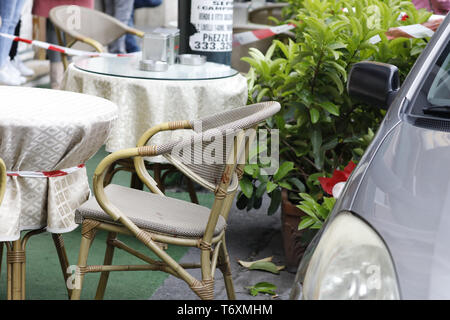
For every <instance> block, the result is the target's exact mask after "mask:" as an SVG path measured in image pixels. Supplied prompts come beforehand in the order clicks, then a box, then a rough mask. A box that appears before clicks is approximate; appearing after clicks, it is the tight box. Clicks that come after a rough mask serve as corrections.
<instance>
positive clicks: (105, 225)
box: [72, 102, 280, 299]
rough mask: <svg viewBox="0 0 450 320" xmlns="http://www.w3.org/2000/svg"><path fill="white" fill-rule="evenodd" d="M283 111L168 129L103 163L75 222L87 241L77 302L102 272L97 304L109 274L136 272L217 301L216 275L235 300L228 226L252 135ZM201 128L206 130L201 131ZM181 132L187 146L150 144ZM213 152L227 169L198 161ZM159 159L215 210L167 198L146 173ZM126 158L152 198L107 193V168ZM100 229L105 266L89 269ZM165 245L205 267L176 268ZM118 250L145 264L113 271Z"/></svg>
mask: <svg viewBox="0 0 450 320" xmlns="http://www.w3.org/2000/svg"><path fill="white" fill-rule="evenodd" d="M279 110H280V105H279V103H277V102H263V103H258V104H254V105H249V106H245V107H241V108H237V109H233V110H230V111H226V112H222V113H219V114H216V115H212V116H209V117H206V118H203V119H200V120H196V121H187V120H186V121H175V122H168V123H163V124H161V125H158V126H156V127H153V128H151V129H150V130H148V131H147V132H146V133H144V135H143V136H142V138H141V139H140V141H139V144H138V147H136V148H130V149H125V150H121V151H118V152H114V153H112V154H110V155H109V156H107V157H106V158H105V159H103V161H101V162H100V164H99V165H98V167H97V169H96V170H95V173H94V194H95V198H91V199H90V200H89V201H87V202H86V203H85V204H83V205H82V206H81V207H80V208H79V209H78V210H77V212H76V216H75V219H76V221H77V222H78V223H80V224H82V231H81V233H82V238H81V246H80V254H79V258H78V266H77V272H76V280H75V283H76V284H77V286H78V287H76V288H75V289H74V290H73V291H72V299H79V298H80V294H81V289H82V285H83V279H84V275H85V274H86V273H90V272H101V276H100V281H99V284H98V287H97V292H96V296H95V298H96V299H102V298H103V296H104V293H105V289H106V284H107V281H108V277H109V272H110V271H135V270H153V271H163V272H167V273H169V274H171V275H173V276H175V277H178V278H180V279H182V280H184V281H185V282H186V283H187V284H188V285H189V287H190V288H191V289H192V290H193V291H194V292H195V293H196V294H197V295H198V296H199V297H200V298H201V299H213V298H214V274H215V270H216V268H219V269H220V270H221V272H222V273H223V275H224V280H225V286H226V290H227V295H228V298H229V299H234V298H235V292H234V288H233V281H232V276H231V266H230V259H229V256H228V252H227V248H226V244H225V228H226V221H227V218H228V214H229V211H230V208H231V205H232V203H233V199H234V197H235V194H236V191H237V189H238V185H239V178H240V177H242V174H243V167H244V164H245V158H246V157H247V155H248V148H249V145H250V143H251V141H252V139H254V138H255V135H256V134H255V131H251V130H248V129H252V128H256V127H257V126H258V124H259V123H260V122H262V121H264V120H265V119H267V118H269V117H271V116H272V115H274V114H275V113H277V112H278V111H279ZM197 121H198V122H197ZM199 123H200V124H201V127H202V129H201V131H200V130H198V126H197V124H199ZM177 129H194V130H193V131H192V136H191V137H190V139H187V141H186V140H184V141H183V142H180V141H171V142H168V143H165V144H161V145H149V146H147V145H146V144H147V142H148V141H149V140H150V139H151V138H152V137H153V136H154V135H155V134H157V133H158V132H161V131H172V130H177ZM245 136H248V139H246V137H245ZM230 141H231V143H230ZM227 142H228V143H227ZM191 150H193V152H191ZM212 150H214V155H215V156H214V157H215V159H217V158H218V157H219V158H220V160H221V161H220V162H221V163H212V164H211V162H210V161H209V162H207V161H204V160H203V161H201V163H199V161H195V160H194V159H198V158H197V157H199V156H200V157H202V156H203V155H204V154H208V155H210V154H211V151H212ZM180 151H182V152H181V153H182V155H181V153H180ZM218 152H219V153H218ZM158 155H163V156H165V157H166V159H167V160H168V161H170V162H171V163H172V164H173V165H174V166H175V167H176V168H177V169H178V170H180V171H181V172H182V173H183V174H185V175H186V176H188V177H189V178H190V179H192V180H193V181H195V182H197V183H198V184H200V185H201V186H203V187H204V188H206V189H208V190H210V191H212V192H214V195H215V199H214V203H213V206H212V208H211V209H209V208H206V207H203V206H200V205H197V204H194V203H190V202H187V201H181V200H177V199H174V198H169V197H166V196H164V194H163V193H162V192H161V191H160V190H159V189H158V187H157V183H156V182H155V181H154V180H153V178H151V177H150V175H149V174H148V172H147V170H146V168H145V165H144V160H143V157H152V156H158ZM125 158H133V161H134V165H135V167H136V171H137V173H138V176H139V178H140V179H141V180H142V181H143V182H144V183H145V185H146V186H147V187H148V188H149V189H150V190H151V192H144V191H141V190H136V189H131V188H127V187H122V186H118V185H114V184H109V185H107V186H106V187H105V186H104V181H103V180H104V177H105V174H106V172H107V170H108V167H109V166H110V165H111V164H112V163H114V162H115V161H117V160H119V159H125ZM200 159H202V158H200ZM98 229H101V230H106V231H108V232H109V234H108V237H107V248H106V253H105V259H104V264H103V265H88V264H87V259H88V252H89V248H90V246H91V244H92V241H93V239H94V237H95V232H96V230H98ZM117 234H127V235H132V236H135V237H136V238H137V239H138V240H140V241H141V242H142V243H143V244H144V245H145V246H146V247H148V248H149V249H150V250H151V251H152V252H153V253H155V254H156V256H157V257H158V258H159V259H158V260H154V259H151V258H150V257H148V256H147V255H144V254H143V253H141V252H138V251H136V250H135V249H133V248H130V247H128V246H127V245H125V244H124V243H123V242H121V241H119V240H118V239H117ZM160 244H171V245H180V246H187V247H196V248H198V249H200V251H201V253H200V263H178V262H176V261H175V260H174V259H173V258H172V257H170V255H169V254H168V253H167V252H166V251H164V250H163V249H161V245H160ZM115 248H120V249H123V250H125V251H127V252H128V253H130V254H132V255H134V256H136V257H138V258H139V259H141V260H143V261H144V262H146V264H141V265H121V266H115V265H111V263H112V258H113V253H114V249H115ZM193 268H201V274H202V277H201V279H197V278H195V277H194V276H192V275H191V274H190V273H189V272H187V269H193Z"/></svg>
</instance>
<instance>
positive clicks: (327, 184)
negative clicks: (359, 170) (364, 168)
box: [318, 161, 356, 195]
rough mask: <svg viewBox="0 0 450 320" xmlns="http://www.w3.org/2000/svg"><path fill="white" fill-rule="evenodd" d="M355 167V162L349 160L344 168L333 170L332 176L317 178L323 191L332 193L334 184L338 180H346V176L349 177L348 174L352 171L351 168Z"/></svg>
mask: <svg viewBox="0 0 450 320" xmlns="http://www.w3.org/2000/svg"><path fill="white" fill-rule="evenodd" d="M355 167H356V164H355V163H354V162H353V161H350V162H349V163H348V164H347V166H346V167H345V168H344V171H342V170H334V172H333V176H332V177H331V178H327V177H320V178H318V180H319V182H320V185H321V186H322V189H323V191H325V192H326V193H328V194H330V195H332V194H333V187H334V185H335V184H336V183H339V182H345V181H347V179H348V177H350V174H351V173H352V171H353V169H355Z"/></svg>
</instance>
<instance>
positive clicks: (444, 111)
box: [423, 106, 450, 117]
mask: <svg viewBox="0 0 450 320" xmlns="http://www.w3.org/2000/svg"><path fill="white" fill-rule="evenodd" d="M423 113H425V114H434V115H443V116H446V117H450V106H431V107H425V108H423Z"/></svg>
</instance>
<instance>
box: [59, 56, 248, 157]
mask: <svg viewBox="0 0 450 320" xmlns="http://www.w3.org/2000/svg"><path fill="white" fill-rule="evenodd" d="M62 88H63V89H64V90H68V91H74V92H82V93H86V94H90V95H95V96H98V97H102V98H105V99H108V100H110V101H112V102H114V103H115V104H117V106H118V107H119V117H118V120H117V122H116V123H115V124H114V126H113V129H112V131H111V135H110V137H109V138H108V141H107V143H106V150H107V151H109V152H114V151H117V150H121V149H124V148H131V147H135V146H136V143H137V141H138V139H139V137H140V136H141V135H142V134H143V133H144V132H145V131H146V130H147V129H149V128H151V127H152V126H154V125H157V124H160V123H162V122H166V121H175V120H194V119H198V118H201V117H205V116H207V115H211V114H214V113H218V112H221V111H224V110H229V109H232V108H236V107H240V106H244V105H246V103H247V98H248V93H247V81H246V79H245V77H243V76H242V75H240V74H236V75H235V76H232V77H227V78H221V79H212V80H150V79H136V78H124V77H116V76H108V75H102V74H98V73H93V72H87V71H83V70H80V69H78V68H77V67H76V66H74V65H73V64H71V65H70V66H69V68H68V70H67V71H66V74H65V77H64V80H63V83H62ZM167 138H168V135H164V134H160V135H157V136H155V137H154V138H153V139H152V140H151V144H159V143H161V142H162V141H164V140H165V139H167ZM152 161H155V162H165V160H164V158H162V157H160V158H152Z"/></svg>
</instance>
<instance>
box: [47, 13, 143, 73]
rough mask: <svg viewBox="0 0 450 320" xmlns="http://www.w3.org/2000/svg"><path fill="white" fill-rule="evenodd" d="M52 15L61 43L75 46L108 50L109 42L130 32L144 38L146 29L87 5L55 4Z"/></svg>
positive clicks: (71, 46)
mask: <svg viewBox="0 0 450 320" xmlns="http://www.w3.org/2000/svg"><path fill="white" fill-rule="evenodd" d="M77 16H79V18H80V19H79V21H78V20H77ZM49 18H50V21H51V22H52V23H53V25H54V27H55V30H56V34H57V36H58V42H59V45H61V46H64V45H66V46H67V47H70V48H73V49H79V50H87V51H92V50H94V51H97V52H105V51H106V49H105V47H107V46H108V44H110V43H112V42H113V41H114V40H116V39H118V38H120V37H121V36H123V35H124V34H126V33H130V34H134V35H136V36H138V37H141V38H142V37H144V32H143V31H140V30H137V29H134V28H131V27H129V26H127V25H126V24H124V23H122V22H120V21H119V20H117V19H115V18H114V17H111V16H109V15H107V14H105V13H103V12H100V11H97V10H93V9H89V8H85V7H80V6H74V5H71V6H58V7H54V8H53V9H52V10H50V13H49ZM64 39H65V43H66V44H64ZM61 55H62V59H63V63H64V68H65V69H67V66H68V60H67V55H65V54H64V53H61Z"/></svg>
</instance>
